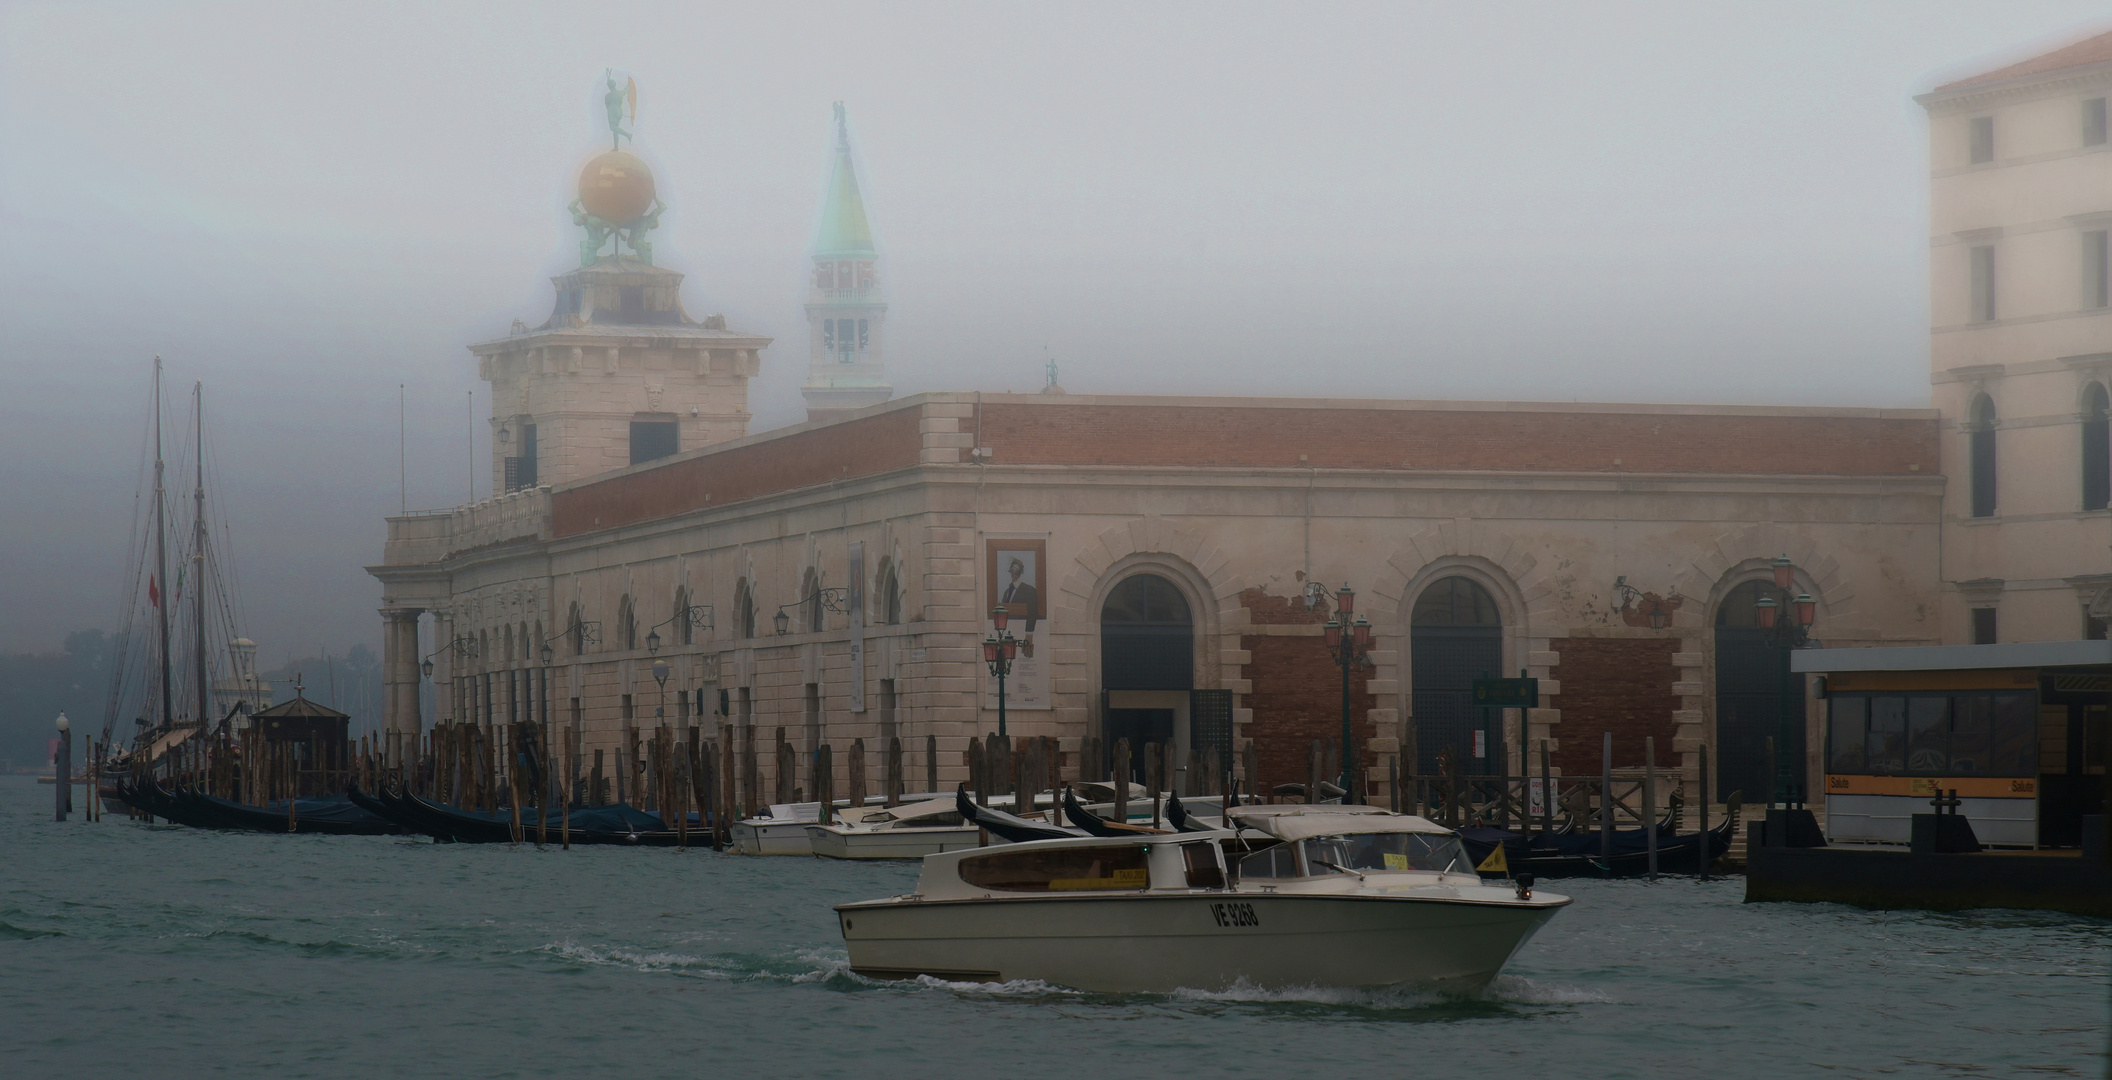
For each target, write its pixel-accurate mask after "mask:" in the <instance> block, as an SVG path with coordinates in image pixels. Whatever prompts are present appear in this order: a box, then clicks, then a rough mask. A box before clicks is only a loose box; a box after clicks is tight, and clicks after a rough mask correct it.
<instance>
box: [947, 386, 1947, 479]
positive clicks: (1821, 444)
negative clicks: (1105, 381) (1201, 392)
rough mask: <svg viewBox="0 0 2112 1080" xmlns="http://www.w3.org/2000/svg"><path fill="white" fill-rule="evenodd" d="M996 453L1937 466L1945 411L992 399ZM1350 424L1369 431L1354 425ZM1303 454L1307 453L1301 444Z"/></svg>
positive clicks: (991, 441) (1394, 462)
mask: <svg viewBox="0 0 2112 1080" xmlns="http://www.w3.org/2000/svg"><path fill="white" fill-rule="evenodd" d="M980 408H981V414H982V415H981V417H980V425H981V426H980V427H979V428H977V427H976V426H975V425H976V421H973V420H971V421H965V422H963V424H962V427H963V428H964V429H972V430H979V431H981V433H982V435H981V438H982V443H983V445H985V446H988V447H990V448H991V449H992V451H993V453H992V456H991V462H992V464H995V465H1000V466H1002V465H1178V466H1211V465H1218V466H1244V467H1258V468H1268V467H1278V468H1286V467H1287V468H1296V467H1299V466H1310V467H1313V468H1322V469H1412V470H1430V469H1517V470H1536V471H1553V472H1649V473H1728V474H1747V475H1751V474H1773V473H1788V474H1796V475H1822V476H1846V475H1896V474H1904V473H1909V472H1913V471H1917V470H1916V469H1913V468H1910V466H1918V467H1919V468H1918V471H1921V472H1925V473H1934V472H1936V471H1937V457H1936V421H1935V420H1933V419H1919V418H1912V417H1887V416H1878V415H1853V416H1796V415H1786V416H1785V415H1750V414H1739V413H1717V414H1688V413H1617V412H1573V413H1568V412H1546V411H1527V410H1517V411H1505V410H1503V409H1459V410H1444V409H1427V410H1419V409H1335V408H1325V409H1323V408H1270V407H1262V406H1242V405H1113V404H1097V403H1083V402H1081V403H1075V404H1074V403H1069V402H1064V403H1048V404H1020V403H1011V402H989V401H986V402H984V403H983V404H982V405H981V407H980ZM1343 431H1354V432H1356V433H1357V437H1356V438H1354V439H1344V438H1342V437H1341V433H1342V432H1343ZM1301 454H1302V455H1305V456H1306V457H1305V460H1301V459H1300V456H1299V455H1301Z"/></svg>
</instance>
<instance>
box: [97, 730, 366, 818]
mask: <svg viewBox="0 0 2112 1080" xmlns="http://www.w3.org/2000/svg"><path fill="white" fill-rule="evenodd" d="M378 749H379V743H378V741H377V740H374V739H372V738H368V737H362V738H360V739H358V740H356V741H355V740H344V741H342V742H340V741H339V740H336V739H316V738H301V739H270V738H265V737H263V736H262V735H261V734H260V733H259V732H258V731H257V730H256V729H254V728H250V729H245V730H240V731H237V730H234V729H232V728H227V727H222V728H220V729H219V730H217V731H211V732H205V733H194V734H192V735H191V736H190V737H188V738H186V739H184V740H182V741H181V742H177V743H175V744H174V745H172V746H170V747H169V748H168V749H166V750H164V751H162V753H161V756H160V757H158V758H156V759H154V761H153V763H152V766H151V767H152V770H153V771H152V776H153V778H154V779H156V780H160V781H161V782H163V783H168V784H172V785H175V786H179V787H183V788H187V789H189V790H192V791H200V792H204V793H205V794H208V795H212V796H214V797H216V798H222V799H227V800H229V801H231V802H239V803H247V804H249V805H251V806H268V805H270V804H272V803H276V802H284V801H288V800H291V799H306V798H313V797H315V796H318V795H328V794H334V793H336V792H341V791H343V790H344V789H345V787H346V785H348V784H350V783H352V782H354V781H355V780H356V781H358V782H360V783H362V784H364V785H366V786H367V787H368V789H369V790H372V787H373V785H374V784H375V783H376V782H377V781H378V780H379V778H380V777H381V775H382V774H383V771H384V770H383V767H382V764H381V760H380V755H379V753H378ZM117 760H120V759H119V758H118V757H117V756H115V755H114V754H113V748H112V747H111V746H110V745H109V744H107V743H99V744H91V745H90V748H89V758H88V762H89V765H88V768H89V788H90V790H91V791H95V790H96V789H97V787H98V785H99V784H100V782H101V777H102V772H103V769H104V768H105V764H104V763H105V762H110V761H117ZM135 760H137V761H138V762H139V764H137V765H136V766H134V767H135V768H137V769H140V770H144V769H145V768H147V766H146V764H145V763H144V759H139V758H137V756H136V755H135ZM134 779H135V780H143V779H146V777H145V776H144V775H141V776H135V777H134ZM289 808H290V807H289ZM128 812H129V813H130V814H131V815H132V816H134V817H139V816H142V815H143V814H144V813H145V812H144V811H142V810H138V809H130V810H129V811H128ZM91 815H92V816H94V817H100V816H101V812H100V809H99V807H98V808H94V809H91Z"/></svg>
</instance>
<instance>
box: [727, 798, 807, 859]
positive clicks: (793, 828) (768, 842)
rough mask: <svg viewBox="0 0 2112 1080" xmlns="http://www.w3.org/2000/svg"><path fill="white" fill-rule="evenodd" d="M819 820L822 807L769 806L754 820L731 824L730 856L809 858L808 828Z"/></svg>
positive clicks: (743, 819)
mask: <svg viewBox="0 0 2112 1080" xmlns="http://www.w3.org/2000/svg"><path fill="white" fill-rule="evenodd" d="M820 818H821V804H820V803H818V802H809V803H771V804H770V806H769V808H768V809H767V810H766V811H765V812H764V813H760V814H757V815H755V816H754V817H745V818H741V819H740V820H738V821H736V822H734V823H733V828H732V829H731V830H730V831H731V832H732V833H733V849H732V850H733V852H734V853H735V854H737V855H812V854H814V846H813V845H812V844H810V843H808V842H807V826H808V825H811V824H813V823H814V822H815V821H818V820H820Z"/></svg>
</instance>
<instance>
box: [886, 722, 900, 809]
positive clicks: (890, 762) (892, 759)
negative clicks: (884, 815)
mask: <svg viewBox="0 0 2112 1080" xmlns="http://www.w3.org/2000/svg"><path fill="white" fill-rule="evenodd" d="M901 804H902V737H901V736H899V735H890V736H888V737H887V805H889V806H900V805H901Z"/></svg>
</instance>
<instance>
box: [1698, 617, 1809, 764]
mask: <svg viewBox="0 0 2112 1080" xmlns="http://www.w3.org/2000/svg"><path fill="white" fill-rule="evenodd" d="M1763 596H1767V597H1772V598H1773V599H1774V600H1775V602H1776V603H1778V604H1779V603H1781V602H1782V599H1783V597H1782V595H1781V593H1780V592H1779V591H1778V590H1776V589H1775V587H1774V583H1773V582H1771V581H1748V582H1745V583H1744V584H1741V585H1738V586H1736V587H1734V588H1733V589H1731V591H1730V592H1729V593H1727V594H1725V596H1724V598H1723V602H1722V603H1721V604H1719V605H1717V608H1716V790H1718V791H1721V792H1724V793H1726V794H1728V793H1730V792H1733V791H1738V792H1743V793H1744V794H1745V797H1746V799H1747V800H1750V801H1757V800H1761V799H1765V798H1767V797H1768V795H1769V793H1771V792H1773V791H1774V789H1775V762H1774V759H1773V758H1772V757H1770V756H1769V755H1768V745H1769V743H1768V740H1770V739H1776V738H1787V739H1788V740H1790V745H1789V746H1788V747H1786V748H1784V756H1785V757H1786V758H1787V759H1788V760H1790V761H1802V760H1804V725H1803V724H1802V723H1792V724H1784V723H1783V722H1782V688H1783V686H1784V685H1786V683H1785V680H1787V679H1789V678H1790V675H1789V650H1788V649H1785V648H1782V647H1781V646H1780V644H1778V643H1777V642H1776V640H1775V638H1774V636H1773V634H1772V633H1771V632H1770V631H1766V630H1762V629H1760V616H1759V610H1760V609H1759V607H1758V606H1757V605H1758V604H1759V601H1760V598H1761V597H1763ZM1776 613H1777V616H1778V617H1791V616H1790V615H1789V613H1788V612H1787V611H1785V610H1783V609H1780V608H1778V609H1777V611H1776Z"/></svg>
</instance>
